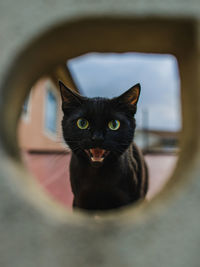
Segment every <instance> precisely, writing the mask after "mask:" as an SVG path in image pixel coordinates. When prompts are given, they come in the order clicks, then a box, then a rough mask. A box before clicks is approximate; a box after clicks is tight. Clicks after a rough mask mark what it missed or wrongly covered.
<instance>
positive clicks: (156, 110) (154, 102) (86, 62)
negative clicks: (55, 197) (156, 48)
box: [68, 53, 181, 131]
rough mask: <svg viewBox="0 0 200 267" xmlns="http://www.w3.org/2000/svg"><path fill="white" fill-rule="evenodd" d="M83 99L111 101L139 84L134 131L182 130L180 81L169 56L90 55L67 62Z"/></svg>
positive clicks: (174, 63) (134, 54)
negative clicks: (91, 98) (109, 99)
mask: <svg viewBox="0 0 200 267" xmlns="http://www.w3.org/2000/svg"><path fill="white" fill-rule="evenodd" d="M68 67H69V69H70V71H71V73H72V76H73V77H74V80H75V82H76V84H77V86H78V88H79V89H80V92H81V93H82V94H83V95H86V96H88V97H95V96H102V97H109V98H112V97H114V96H118V95H120V94H122V93H123V92H125V91H126V90H128V89H129V88H130V87H132V86H133V85H135V84H136V83H140V84H141V94H140V99H139V102H138V108H137V114H136V122H137V128H138V129H139V128H140V129H141V128H143V127H145V128H149V129H157V130H169V131H176V130H179V129H180V128H181V117H180V80H179V72H178V64H177V61H176V58H175V57H174V56H172V55H160V54H141V53H122V54H116V53H89V54H86V55H83V56H80V57H77V58H73V59H71V60H70V61H68Z"/></svg>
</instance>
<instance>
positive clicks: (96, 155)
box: [85, 148, 109, 163]
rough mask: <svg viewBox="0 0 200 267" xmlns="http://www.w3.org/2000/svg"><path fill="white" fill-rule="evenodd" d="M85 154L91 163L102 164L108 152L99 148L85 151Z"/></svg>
mask: <svg viewBox="0 0 200 267" xmlns="http://www.w3.org/2000/svg"><path fill="white" fill-rule="evenodd" d="M85 152H86V153H87V155H88V156H89V158H90V160H91V161H92V162H100V163H101V162H103V161H104V159H105V157H106V156H107V155H108V154H109V151H106V150H105V149H101V148H90V149H85Z"/></svg>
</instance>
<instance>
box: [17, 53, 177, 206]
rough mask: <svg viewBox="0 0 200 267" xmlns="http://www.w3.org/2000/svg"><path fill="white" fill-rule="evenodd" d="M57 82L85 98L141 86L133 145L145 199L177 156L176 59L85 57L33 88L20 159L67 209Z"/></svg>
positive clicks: (112, 55) (69, 196)
mask: <svg viewBox="0 0 200 267" xmlns="http://www.w3.org/2000/svg"><path fill="white" fill-rule="evenodd" d="M59 79H60V80H63V82H65V84H66V85H67V86H68V87H69V88H71V89H74V90H78V91H79V93H80V94H82V95H85V96H87V97H97V96H101V97H109V98H112V97H116V96H118V95H120V94H122V93H123V92H125V91H126V90H127V89H129V88H130V87H132V86H133V85H134V84H136V83H138V82H139V83H140V84H141V95H140V99H139V102H138V108H137V114H136V124H137V127H136V131H135V137H134V141H135V142H136V144H137V145H138V146H139V147H140V148H141V149H142V151H143V153H144V155H145V160H146V162H147V165H148V169H149V176H150V177H149V179H150V182H149V189H148V193H147V196H146V199H147V200H148V201H150V200H151V199H152V198H153V197H154V196H155V195H156V194H157V193H158V192H160V191H161V190H162V188H163V187H164V185H165V183H166V182H167V180H168V179H169V177H170V175H171V173H172V172H173V169H174V167H175V164H176V161H177V157H178V153H179V139H178V136H179V132H180V130H181V118H180V102H179V101H180V96H179V93H180V92H179V90H180V81H179V73H178V66H177V61H176V58H175V57H174V56H172V55H165V54H164V55H161V54H143V53H122V54H116V53H89V54H85V55H83V56H80V57H77V58H73V59H71V60H69V61H67V62H66V65H62V66H58V67H57V68H55V71H54V72H52V73H51V74H49V75H48V76H44V77H41V78H40V79H39V80H38V81H37V82H36V83H35V85H34V86H33V87H32V89H31V91H30V94H29V96H28V97H27V99H26V100H25V103H24V106H23V108H22V115H21V118H20V120H19V126H18V140H19V145H20V149H21V154H22V158H23V161H24V163H25V165H26V166H27V168H28V169H29V170H30V172H31V173H32V174H33V175H34V176H35V178H36V179H37V180H38V181H39V183H40V184H41V186H42V187H43V188H44V189H45V191H47V192H48V193H49V194H50V196H51V197H52V198H54V199H55V200H56V201H58V202H59V203H61V204H62V205H64V206H65V207H67V208H70V209H71V208H72V201H73V194H72V190H71V186H70V179H69V162H70V158H71V151H70V149H69V147H68V146H67V145H66V144H65V141H64V139H63V137H62V130H61V120H62V110H61V97H60V92H59V89H58V80H59ZM30 140H31V141H30Z"/></svg>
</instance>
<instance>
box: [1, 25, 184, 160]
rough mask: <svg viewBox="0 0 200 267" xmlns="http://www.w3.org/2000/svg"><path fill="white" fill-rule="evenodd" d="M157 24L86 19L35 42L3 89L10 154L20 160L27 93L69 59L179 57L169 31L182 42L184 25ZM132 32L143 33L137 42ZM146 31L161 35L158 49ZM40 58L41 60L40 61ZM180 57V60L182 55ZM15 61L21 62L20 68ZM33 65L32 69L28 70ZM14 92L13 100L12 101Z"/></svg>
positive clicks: (12, 68) (60, 27) (7, 145)
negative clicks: (112, 54)
mask: <svg viewBox="0 0 200 267" xmlns="http://www.w3.org/2000/svg"><path fill="white" fill-rule="evenodd" d="M157 25H158V24H157V23H156V22H155V21H151V22H149V21H148V22H147V21H142V22H141V21H129V20H116V21H115V20H108V21H101V20H99V21H98V20H92V21H90V20H85V21H82V22H81V24H80V22H77V23H68V24H65V25H62V26H59V27H57V28H56V29H55V28H54V29H52V30H51V31H49V32H47V33H45V34H43V35H42V36H40V37H39V38H38V39H36V40H34V41H33V42H32V43H31V44H30V45H29V46H28V47H27V48H26V49H25V50H24V51H23V52H22V53H21V54H20V55H19V57H18V58H17V60H15V61H14V63H13V64H12V66H11V68H10V70H9V77H7V78H6V79H5V80H4V85H3V86H4V87H7V88H8V90H7V92H5V95H4V99H5V104H4V105H2V106H1V108H2V111H3V116H4V118H5V119H6V121H9V124H8V125H6V124H3V129H4V131H3V132H2V140H3V143H4V146H5V147H6V150H7V152H8V153H9V154H10V155H12V157H13V156H14V157H15V158H16V157H17V154H18V152H17V148H16V139H15V138H16V125H17V117H19V114H20V107H21V105H22V103H23V101H24V99H25V96H26V95H27V93H28V90H30V88H31V87H32V85H33V83H34V82H35V81H36V80H37V79H38V78H40V77H41V76H43V75H49V74H52V73H53V71H54V70H55V68H56V67H57V66H59V65H61V64H65V62H66V60H68V59H70V58H73V57H77V56H79V55H81V54H84V53H87V52H93V51H98V52H120V53H122V52H128V51H129V52H132V51H134V52H135V51H136V52H156V53H166V52H168V53H171V54H178V51H177V48H176V46H172V45H171V42H170V40H169V39H168V37H167V35H166V32H170V33H171V38H172V39H173V38H174V36H176V38H175V39H176V40H177V36H179V37H180V39H179V41H180V42H181V35H180V32H179V30H180V27H182V24H181V23H180V24H179V23H177V25H176V27H174V28H173V29H172V28H171V27H170V25H171V22H167V21H165V22H164V24H163V25H164V27H163V28H162V27H161V28H162V30H159V28H160V27H158V26H157ZM125 29H126V30H125ZM163 29H164V30H163ZM133 30H135V31H136V32H141V33H140V35H139V37H138V38H137V39H135V38H134V37H132V35H131V36H130V34H129V33H130V32H133ZM147 31H150V32H151V33H152V34H153V36H155V35H156V34H158V36H159V39H160V40H161V42H160V43H159V46H157V45H156V38H155V40H154V41H153V42H152V39H153V38H152V35H151V38H150V37H148V38H147V37H146V36H145V33H146V32H147ZM66 36H67V37H66ZM69 36H71V38H69ZM83 36H84V40H85V41H84V42H83V43H82V44H81V46H80V44H79V39H80V38H81V37H83ZM91 36H93V38H91ZM102 37H103V38H102ZM58 40H60V42H58ZM144 44H145V45H144ZM181 53H183V51H181ZM39 55H40V60H39V61H38V56H39ZM181 55H182V54H181ZM178 56H179V57H180V58H181V56H180V54H179V55H178ZM16 62H20V65H19V68H17V69H16V64H17V63H16ZM30 62H31V65H32V67H31V68H28V66H29V65H30ZM19 74H20V75H19ZM21 77H23V79H22V78H21ZM16 89H18V90H16ZM19 92H20V97H19ZM11 93H12V96H13V97H12V99H11V98H10V94H11ZM53 97H54V96H53V95H50V94H49V98H51V99H52V98H53ZM14 100H15V101H14ZM5 105H7V109H5ZM11 107H12V110H13V109H15V110H16V113H15V114H13V113H11V112H8V110H9V108H11ZM25 109H26V107H25Z"/></svg>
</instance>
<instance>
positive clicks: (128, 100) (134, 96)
mask: <svg viewBox="0 0 200 267" xmlns="http://www.w3.org/2000/svg"><path fill="white" fill-rule="evenodd" d="M140 88H141V86H140V84H139V83H137V84H136V85H134V86H133V87H131V88H130V89H129V90H127V91H126V92H125V93H123V94H122V95H120V96H119V97H118V98H117V99H118V100H119V101H120V102H123V103H124V104H128V105H131V106H136V105H137V102H138V99H139V96H140Z"/></svg>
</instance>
